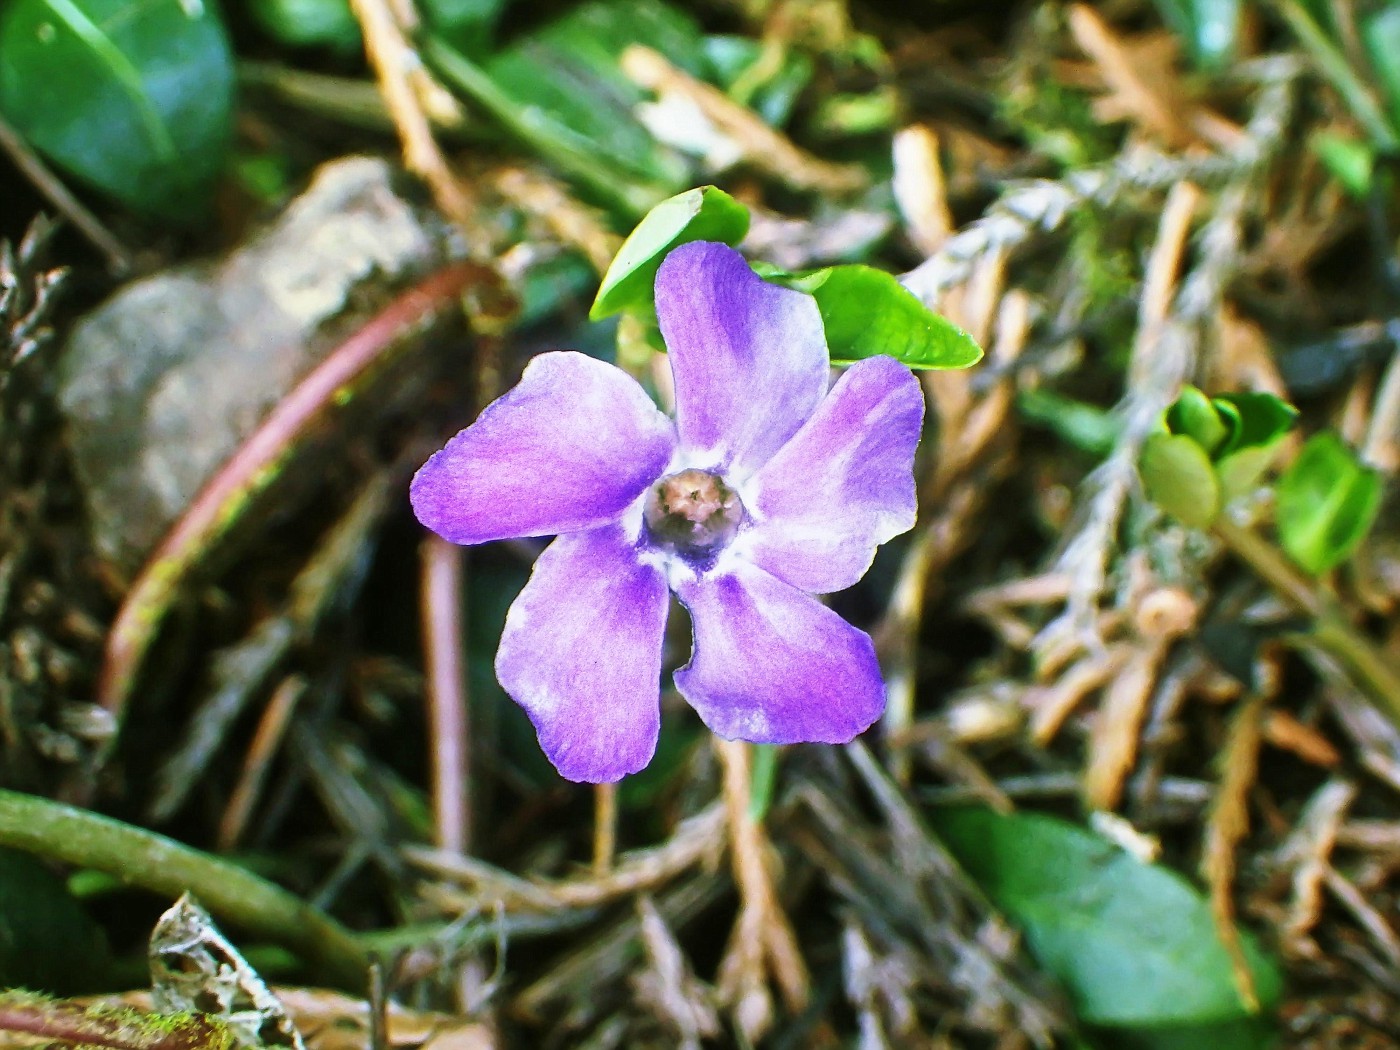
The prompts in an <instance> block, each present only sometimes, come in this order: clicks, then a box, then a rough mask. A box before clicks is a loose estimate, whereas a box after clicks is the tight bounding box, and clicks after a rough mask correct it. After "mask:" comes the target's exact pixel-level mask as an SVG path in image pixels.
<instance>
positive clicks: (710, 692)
mask: <svg viewBox="0 0 1400 1050" xmlns="http://www.w3.org/2000/svg"><path fill="white" fill-rule="evenodd" d="M679 593H680V598H681V601H683V602H684V603H685V605H686V608H688V609H689V610H690V616H691V620H692V621H693V623H694V628H695V649H694V651H693V652H692V653H691V657H690V663H688V664H686V665H685V666H684V667H682V668H681V669H680V670H679V671H677V672H676V688H677V689H679V690H680V691H681V694H682V695H683V696H684V697H685V698H686V699H687V700H688V701H690V705H691V706H692V707H694V708H695V710H696V711H697V712H699V714H700V718H701V719H702V720H703V721H704V723H705V724H706V725H707V726H709V727H710V728H711V729H712V730H714V731H715V732H716V733H718V734H719V735H720V736H722V737H727V738H729V739H739V740H751V741H753V742H755V743H762V744H795V743H800V742H803V741H814V742H821V743H827V744H844V743H846V742H847V741H849V740H851V739H852V738H853V737H855V736H856V734H858V733H861V732H863V731H864V730H866V729H868V728H869V727H870V725H871V723H872V722H874V721H875V719H877V718H879V717H880V712H881V711H882V710H883V709H884V706H885V685H884V681H883V679H882V678H881V677H880V665H879V664H878V663H877V662H876V660H875V646H874V644H873V643H872V642H871V641H870V636H869V635H867V634H866V633H865V632H864V631H859V630H856V628H854V627H852V626H851V625H850V624H848V623H847V622H846V621H845V620H843V619H841V617H839V616H837V615H836V614H835V613H834V612H832V611H831V610H830V609H828V608H827V607H826V606H824V605H822V604H821V602H819V601H817V599H815V598H813V597H811V596H810V595H808V594H804V593H802V592H801V591H799V590H798V589H797V588H795V587H791V586H789V585H788V584H786V583H783V582H782V581H781V580H778V579H775V578H774V577H772V576H770V575H768V574H767V573H766V572H764V571H763V570H762V569H759V568H757V567H755V566H752V565H742V564H741V565H740V566H739V567H738V568H736V569H735V570H734V571H733V572H730V573H727V574H715V575H710V576H700V577H698V578H695V579H693V580H691V581H688V582H683V583H681V584H680V585H679Z"/></svg>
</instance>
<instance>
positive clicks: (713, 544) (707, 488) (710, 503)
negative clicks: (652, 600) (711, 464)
mask: <svg viewBox="0 0 1400 1050" xmlns="http://www.w3.org/2000/svg"><path fill="white" fill-rule="evenodd" d="M643 514H644V520H645V521H646V526H647V532H648V533H649V535H650V536H651V539H652V541H653V542H654V543H656V544H657V546H660V547H665V548H667V549H670V550H674V551H676V552H677V553H679V554H684V555H689V556H691V557H696V556H701V555H709V554H712V553H714V552H716V551H718V550H719V549H720V548H722V547H724V546H725V545H726V544H728V543H729V541H730V540H732V539H733V538H734V534H735V533H736V532H738V531H739V526H740V525H741V524H742V523H743V520H744V505H743V504H742V503H740V502H739V496H738V494H737V493H735V492H734V490H733V489H731V488H730V487H729V486H728V485H726V484H725V483H724V480H723V479H722V478H720V477H719V476H718V475H717V474H711V473H709V472H708V471H704V470H682V471H679V472H677V473H675V474H668V475H667V476H666V477H664V478H662V479H661V480H660V481H658V482H657V483H656V484H655V485H653V486H652V489H651V491H650V492H649V493H647V501H646V508H645V510H644V512H643Z"/></svg>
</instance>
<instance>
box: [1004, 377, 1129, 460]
mask: <svg viewBox="0 0 1400 1050" xmlns="http://www.w3.org/2000/svg"><path fill="white" fill-rule="evenodd" d="M1016 408H1017V410H1018V411H1019V412H1020V413H1021V415H1022V416H1023V417H1024V418H1025V419H1027V420H1028V421H1030V422H1032V423H1039V424H1040V425H1041V426H1045V427H1049V428H1050V429H1051V430H1053V431H1054V432H1055V433H1056V434H1057V435H1058V436H1059V437H1060V438H1061V439H1062V440H1064V441H1066V442H1068V443H1069V444H1071V445H1073V446H1074V447H1075V448H1077V449H1080V450H1081V451H1083V452H1088V453H1091V454H1093V455H1096V456H1106V455H1108V453H1110V452H1112V451H1113V446H1114V445H1116V444H1117V443H1118V435H1119V434H1120V433H1122V430H1123V426H1122V424H1121V423H1120V422H1119V419H1118V417H1117V416H1115V415H1114V414H1113V413H1112V412H1109V411H1107V410H1105V409H1102V408H1100V407H1099V406H1098V405H1091V404H1088V403H1087V402H1084V401H1076V400H1075V399H1074V398H1072V397H1065V396H1064V395H1063V394H1057V393H1055V392H1054V391H1053V390H1046V389H1044V388H1043V387H1038V388H1034V389H1028V390H1022V391H1021V392H1020V393H1018V394H1017V395H1016Z"/></svg>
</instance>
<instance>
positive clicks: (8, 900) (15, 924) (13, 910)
mask: <svg viewBox="0 0 1400 1050" xmlns="http://www.w3.org/2000/svg"><path fill="white" fill-rule="evenodd" d="M0 901H3V902H4V907H0V988H6V987H16V986H23V987H26V988H33V989H38V990H42V991H46V992H54V993H58V994H64V995H66V994H72V993H75V992H89V991H93V990H94V989H95V988H96V987H98V986H99V985H100V984H101V983H102V981H103V979H104V977H105V974H106V970H107V968H108V966H109V965H110V963H111V959H110V956H109V954H108V950H107V940H106V938H105V937H104V936H103V933H102V929H101V927H99V926H98V925H97V924H96V923H95V922H93V920H92V918H91V917H90V916H89V915H88V913H87V912H86V911H84V910H83V907H82V905H80V904H79V903H78V902H77V900H75V899H74V897H73V896H72V894H71V893H69V892H68V888H67V887H66V886H65V885H64V882H63V880H62V879H61V878H59V877H58V876H57V875H55V874H54V873H53V872H52V871H51V870H49V868H48V866H47V865H46V864H44V863H43V861H41V860H39V859H38V858H36V857H33V856H31V855H30V854H28V853H20V852H18V851H16V850H9V849H0Z"/></svg>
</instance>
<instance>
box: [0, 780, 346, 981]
mask: <svg viewBox="0 0 1400 1050" xmlns="http://www.w3.org/2000/svg"><path fill="white" fill-rule="evenodd" d="M0 846H10V847H13V848H15V849H20V850H24V851H26V852H28V853H35V854H38V855H39V856H43V857H49V858H51V859H53V860H59V861H63V862H64V863H67V864H77V865H81V866H83V867H87V868H96V869H97V870H98V871H104V872H106V873H107V874H109V875H112V876H114V877H116V878H118V879H121V880H122V881H123V882H125V883H128V884H130V885H133V886H140V887H142V888H144V889H148V890H152V891H154V892H156V893H159V894H163V895H165V896H167V897H170V898H172V899H173V898H175V897H178V896H180V895H181V894H182V893H185V892H187V891H188V892H190V893H193V894H194V895H195V897H197V898H198V899H199V902H200V903H201V904H202V905H204V906H205V907H206V908H208V909H209V910H210V911H211V912H213V913H214V914H215V915H217V916H219V917H220V918H222V919H225V920H227V921H228V922H229V923H230V924H232V925H234V926H237V927H239V928H241V929H243V930H246V931H247V932H248V933H251V934H254V935H256V936H258V937H263V938H266V939H267V940H269V941H272V942H274V943H277V944H283V945H286V946H287V947H288V948H291V949H292V950H293V951H295V952H297V953H298V954H299V955H301V956H303V957H304V958H305V959H307V960H308V961H310V962H312V963H314V964H315V965H317V966H319V967H320V968H322V969H323V970H324V972H325V975H326V976H327V977H328V978H329V979H330V980H333V981H334V982H336V983H337V984H338V985H339V986H340V987H342V988H344V989H345V990H347V991H353V992H361V991H362V990H363V988H364V982H365V974H366V972H367V970H368V967H369V956H368V954H367V953H366V951H365V949H364V947H363V946H362V945H361V944H360V942H359V941H358V940H357V939H356V938H355V936H354V935H353V934H352V933H350V931H348V930H346V929H345V928H344V927H343V926H341V925H340V924H339V923H337V922H336V921H335V920H334V919H332V918H330V917H329V916H327V915H326V914H325V913H323V912H321V911H319V910H318V909H316V908H313V907H312V906H311V905H309V904H307V903H306V902H305V901H302V900H301V899H299V898H298V897H296V896H294V895H293V894H291V893H288V892H287V891H286V890H284V889H282V888H281V887H279V886H276V885H274V884H273V883H271V882H268V881H267V880H266V879H263V878H260V877H259V876H257V875H254V874H253V873H252V872H250V871H247V870H245V869H243V868H240V867H238V866H236V865H234V864H230V863H229V862H227V861H224V860H220V859H218V858H217V857H212V856H210V855H209V854H207V853H202V852H200V851H199V850H196V849H192V848H190V847H189V846H185V845H182V844H181V843H178V842H176V841H174V840H173V839H169V838H166V837H165V836H164V835H157V834H156V833H155V832H153V831H147V830H145V829H144V828H137V827H133V826H132V825H130V824H123V823H122V822H121V821H118V820H113V819H111V818H110V817H103V816H99V815H98V814H96V813H90V812H88V811H87V810H83V809H76V808H74V807H73V806H68V805H64V804H63V803H61V802H54V801H51V800H50V799H46V798H39V797H37V796H34V795H24V794H20V793H19V792H15V791H4V790H0Z"/></svg>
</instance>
